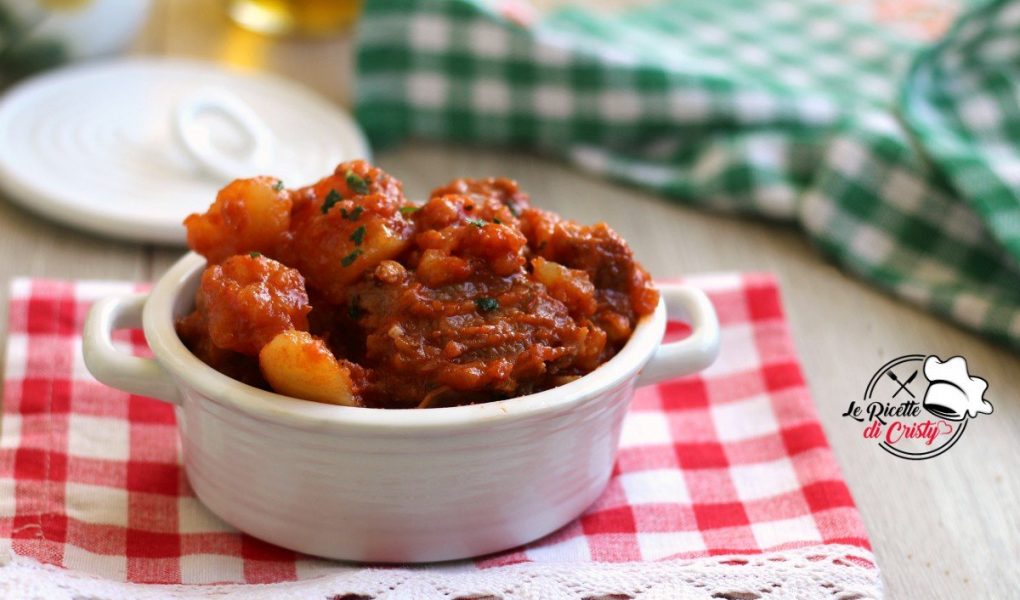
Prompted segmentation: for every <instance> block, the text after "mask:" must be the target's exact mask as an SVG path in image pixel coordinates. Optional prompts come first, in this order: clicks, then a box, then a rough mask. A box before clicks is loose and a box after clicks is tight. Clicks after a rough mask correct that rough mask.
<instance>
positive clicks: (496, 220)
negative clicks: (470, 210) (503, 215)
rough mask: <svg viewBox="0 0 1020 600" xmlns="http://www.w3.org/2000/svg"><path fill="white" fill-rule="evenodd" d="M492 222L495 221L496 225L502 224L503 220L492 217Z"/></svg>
mask: <svg viewBox="0 0 1020 600" xmlns="http://www.w3.org/2000/svg"><path fill="white" fill-rule="evenodd" d="M492 222H493V223H495V224H496V225H502V224H503V221H500V220H499V218H498V217H495V218H493V219H492Z"/></svg>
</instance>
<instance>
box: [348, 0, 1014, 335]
mask: <svg viewBox="0 0 1020 600" xmlns="http://www.w3.org/2000/svg"><path fill="white" fill-rule="evenodd" d="M491 6H492V5H491V4H487V3H485V2H482V1H481V0H399V1H398V0H371V1H370V2H366V3H365V13H364V16H363V19H362V21H361V25H360V27H359V32H358V37H359V50H358V58H357V69H358V86H357V94H358V98H357V105H358V117H359V119H360V121H361V123H362V124H363V125H364V127H365V129H366V131H367V132H368V134H369V136H370V137H371V138H372V140H373V141H374V142H375V143H376V144H377V145H383V146H385V145H387V144H390V143H394V142H397V141H399V140H401V139H404V138H406V137H408V136H416V137H428V138H440V139H446V140H456V141H464V142H472V143H479V142H482V143H491V144H501V145H513V146H518V147H527V148H532V149H535V150H538V151H540V152H543V153H546V154H551V155H555V156H558V157H562V158H564V159H566V160H569V161H571V162H573V163H575V164H576V165H578V166H579V167H581V168H584V169H587V170H589V171H592V172H595V173H599V174H604V175H606V176H609V177H612V178H614V179H616V180H619V181H623V182H626V183H629V184H633V185H635V186H641V187H644V188H648V189H652V190H655V191H657V192H660V193H662V194H663V195H665V196H667V197H669V198H671V199H675V200H677V201H680V202H685V203H688V204H698V205H703V206H705V207H706V208H712V209H718V210H726V211H733V212H738V213H743V214H749V215H758V216H762V217H766V218H770V219H779V220H786V221H795V222H797V223H799V224H800V225H801V226H802V227H803V228H804V230H805V231H806V232H807V233H808V235H809V236H810V237H811V239H812V240H813V241H814V242H815V243H816V244H817V245H818V246H819V247H820V248H821V249H823V250H824V251H825V252H826V253H827V254H828V255H829V256H830V257H832V258H833V259H834V260H835V261H836V262H838V263H839V264H840V265H842V266H843V267H845V268H846V269H848V270H850V271H853V272H855V273H857V274H859V275H860V276H862V277H864V278H865V279H867V280H869V281H872V282H874V283H875V284H877V285H879V286H881V287H882V288H883V289H886V290H888V291H890V292H892V293H893V294H896V295H898V296H900V297H902V298H906V299H908V300H910V301H912V302H914V303H917V304H919V305H921V306H924V307H927V308H929V309H931V310H933V311H935V312H937V313H939V314H941V315H945V316H947V317H949V318H951V319H953V320H955V321H956V322H958V323H960V324H962V325H964V326H966V327H968V328H970V329H973V330H975V331H979V332H981V333H983V334H985V335H987V336H989V337H991V338H994V339H996V340H998V341H1001V342H1004V343H1006V344H1008V345H1010V346H1012V347H1013V348H1015V349H1020V201H1018V197H1020V98H1018V94H1020V2H993V3H991V4H988V5H986V6H984V7H980V8H977V9H975V10H973V11H971V12H970V13H968V14H967V15H965V16H964V17H963V18H961V19H960V21H959V22H958V23H957V25H956V26H955V27H954V28H953V29H952V30H951V31H950V32H949V33H948V34H947V35H946V36H945V38H944V39H943V40H941V41H940V42H939V43H937V44H935V45H933V46H931V47H928V48H924V47H922V46H921V45H920V44H918V43H915V42H911V41H910V40H909V39H907V38H906V37H905V36H903V35H901V34H899V33H897V32H895V31H892V30H890V29H885V28H883V27H882V26H879V25H876V24H875V23H874V22H873V21H872V20H871V19H870V18H869V17H868V15H865V14H862V13H859V12H858V11H857V9H854V8H853V7H847V6H846V5H838V4H834V3H833V2H832V1H829V0H798V1H797V2H790V1H789V0H758V1H756V2H750V3H749V2H747V0H712V1H710V2H703V1H699V0H686V1H679V0H675V1H669V2H664V3H659V4H656V5H654V6H646V7H641V8H637V9H633V10H630V11H627V12H624V13H606V14H601V13H595V12H590V11H584V10H579V9H572V10H566V11H561V12H557V13H555V14H552V15H549V16H548V17H547V18H545V19H543V20H541V21H540V22H537V23H535V24H532V25H530V26H523V25H519V24H517V23H516V22H514V21H513V20H511V19H509V18H507V17H505V16H503V15H502V14H501V13H500V12H499V11H497V10H495V9H493V8H492V7H491Z"/></svg>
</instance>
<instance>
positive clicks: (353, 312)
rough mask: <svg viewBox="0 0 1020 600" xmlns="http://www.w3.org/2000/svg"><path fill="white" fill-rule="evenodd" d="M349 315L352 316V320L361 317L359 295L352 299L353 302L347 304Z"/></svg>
mask: <svg viewBox="0 0 1020 600" xmlns="http://www.w3.org/2000/svg"><path fill="white" fill-rule="evenodd" d="M347 316H348V317H350V318H351V320H352V321H357V320H358V319H359V318H361V308H360V307H359V306H358V296H355V297H354V298H353V299H352V300H351V303H350V304H349V305H348V306H347Z"/></svg>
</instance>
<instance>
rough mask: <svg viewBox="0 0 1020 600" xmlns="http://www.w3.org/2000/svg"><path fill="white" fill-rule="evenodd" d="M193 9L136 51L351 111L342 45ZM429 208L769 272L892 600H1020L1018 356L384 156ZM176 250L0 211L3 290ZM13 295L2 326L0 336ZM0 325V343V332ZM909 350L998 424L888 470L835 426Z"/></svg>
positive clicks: (687, 213)
mask: <svg viewBox="0 0 1020 600" xmlns="http://www.w3.org/2000/svg"><path fill="white" fill-rule="evenodd" d="M210 6H218V5H216V4H213V3H209V2H202V1H200V0H165V1H162V2H157V3H156V5H155V7H154V10H153V14H152V18H151V20H150V22H149V24H148V26H147V28H146V30H145V31H144V32H143V34H142V36H141V37H140V39H139V41H138V42H137V44H136V47H135V48H134V50H133V51H134V52H137V53H146V54H170V55H183V56H195V57H204V58H211V59H215V60H221V61H224V62H228V63H232V64H235V65H241V66H249V67H258V68H265V69H268V70H272V71H275V72H278V73H281V74H283V75H285V76H288V77H291V78H294V79H296V80H299V81H302V82H304V83H306V84H307V85H309V86H311V87H312V88H315V89H317V90H319V91H321V92H322V93H323V94H325V95H327V96H329V97H331V98H334V99H336V100H337V101H338V102H340V103H345V102H346V98H345V90H347V89H348V87H349V86H348V83H349V80H350V73H349V67H347V66H345V65H347V64H348V59H349V57H350V48H349V43H348V42H347V41H346V40H344V39H333V40H328V41H310V40H287V41H274V40H269V39H267V38H263V37H261V36H258V35H255V34H251V33H248V32H245V31H242V30H240V29H238V28H236V27H233V26H231V25H230V24H229V23H227V22H226V20H225V18H224V17H223V15H222V14H221V13H220V12H219V11H217V10H215V9H213V8H210ZM377 160H378V162H379V163H380V165H381V166H382V167H383V168H385V169H387V170H389V171H390V172H392V173H395V174H397V175H398V176H399V177H400V178H401V179H403V180H404V182H405V185H406V188H407V191H408V193H409V195H411V196H412V197H414V196H417V197H422V196H423V195H424V194H426V193H427V192H428V190H430V189H431V188H432V187H433V186H434V185H436V184H437V183H438V182H442V181H445V180H447V179H450V178H452V177H454V176H487V175H506V176H509V177H513V178H515V179H517V180H518V181H519V182H520V183H521V185H522V186H523V188H524V189H526V190H528V191H529V192H530V193H531V194H532V197H533V198H534V199H535V200H536V202H537V203H538V204H540V205H542V206H545V207H548V208H551V209H553V210H556V211H559V212H560V213H562V214H564V215H566V216H568V217H571V218H575V219H578V220H580V221H583V222H594V221H598V220H605V221H607V222H609V223H611V224H612V226H613V227H614V228H616V229H617V231H619V232H620V233H621V234H622V235H623V237H624V238H626V239H627V240H629V241H630V242H631V245H632V246H633V248H634V251H635V252H636V254H637V256H638V257H639V258H640V260H641V261H642V262H643V263H644V264H645V265H646V266H647V267H648V268H649V269H650V270H651V272H652V273H653V274H654V275H655V276H658V277H669V276H676V275H680V274H689V273H698V272H710V271H770V272H772V273H775V274H776V275H777V276H778V278H779V280H780V282H781V285H782V290H783V295H784V300H785V304H786V309H787V312H788V315H789V320H790V324H791V326H792V328H793V336H794V339H795V342H796V345H797V347H798V349H799V352H800V355H801V358H802V360H803V366H804V370H805V373H806V376H807V379H808V381H809V384H810V387H811V390H812V392H813V394H814V398H815V402H816V403H817V406H818V411H819V413H820V415H821V420H822V424H823V425H824V427H825V430H826V433H827V434H828V436H829V440H830V442H831V443H832V446H833V448H834V451H835V453H836V456H837V458H838V460H839V462H840V463H841V464H842V466H843V469H844V472H845V474H846V478H847V481H848V483H849V486H850V489H851V490H852V492H853V494H854V497H855V498H856V500H857V503H858V506H859V507H860V510H861V513H862V514H863V516H864V520H865V522H866V524H867V527H868V530H869V532H870V534H871V540H872V543H873V545H874V550H875V553H876V554H877V556H878V561H879V564H880V566H881V568H882V573H883V577H884V579H885V583H886V591H887V597H888V598H891V599H901V598H1005V597H1010V596H1012V597H1016V596H1017V595H1020V568H1017V567H1016V557H1018V556H1020V517H1018V515H1020V510H1018V507H1020V475H1018V473H1020V397H1018V396H1020V394H1018V392H1020V356H1018V355H1016V354H1013V353H1010V352H1009V351H1007V350H1005V349H1004V348H1002V347H999V346H995V345H993V344H990V343H988V342H986V341H985V340H983V339H981V338H979V337H977V336H974V335H972V334H970V333H966V332H963V331H961V330H959V329H957V328H956V327H954V326H952V325H949V324H947V323H945V322H943V320H942V319H940V318H938V317H935V316H932V315H930V314H928V313H925V312H923V311H921V310H918V309H916V308H913V307H911V306H908V305H906V304H904V303H902V302H900V301H898V300H896V299H893V298H890V297H888V296H886V295H883V294H882V293H880V292H878V291H876V290H875V289H874V288H872V287H870V286H869V285H867V284H865V283H863V282H861V281H858V280H857V279H855V278H853V277H851V276H848V275H846V274H843V273H842V272H840V271H839V270H838V269H837V268H835V267H834V266H833V265H831V264H829V263H828V262H826V260H825V259H824V258H823V257H822V256H821V255H820V254H819V253H818V252H816V251H815V249H814V248H812V247H811V245H810V244H809V243H808V242H807V241H806V240H805V238H804V236H802V235H801V234H800V233H799V232H798V231H796V230H795V229H793V228H790V227H784V226H777V225H775V224H769V223H762V222H759V221H753V220H747V219H740V218H735V217H730V216H725V215H716V214H711V213H706V212H703V211H697V210H692V209H688V208H685V207H682V206H677V205H675V204H671V203H669V202H667V201H665V200H664V199H662V198H659V197H656V196H654V195H651V194H646V193H641V192H636V191H634V190H632V189H629V188H622V187H619V186H616V185H613V184H611V183H608V182H605V181H602V180H599V179H596V178H593V177H590V176H587V175H585V174H583V173H580V172H578V171H575V170H574V169H572V168H570V167H569V166H568V165H564V164H558V163H556V162H551V161H549V160H545V159H541V158H536V157H534V156H529V155H526V154H519V153H512V152H506V151H500V150H492V149H481V148H465V147H455V146H447V145H442V144H434V143H412V144H408V145H406V146H404V147H402V148H400V149H399V150H396V151H392V152H386V153H383V154H380V155H379V156H378V157H377ZM181 253H182V250H181V249H178V248H160V247H152V246H143V245H135V244H129V243H123V242H118V241H113V240H106V239H101V238H97V237H93V236H91V235H87V234H84V233H79V232H77V231H73V230H70V229H67V228H64V227H62V226H58V225H54V224H52V223H49V222H47V221H44V220H42V219H40V218H38V217H36V216H34V215H33V214H30V213H28V212H26V211H24V210H22V209H21V208H18V207H16V206H14V205H12V204H10V203H8V202H3V201H0V257H3V258H2V259H0V281H2V282H6V281H7V280H8V279H9V278H11V277H14V276H19V275H31V276H36V277H58V278H60V277H62V278H111V279H132V280H150V279H154V278H156V277H158V276H159V275H160V274H161V273H162V272H163V271H164V270H165V269H166V268H167V267H168V266H169V265H170V264H171V263H172V262H173V261H174V260H176V259H177V258H178V257H179V256H180V254H181ZM6 299H7V289H6V285H4V286H3V287H2V288H0V313H3V315H2V316H3V320H2V321H0V323H3V324H5V323H6V304H7V303H6ZM3 324H0V334H2V333H3V328H4V325H3ZM910 353H929V354H938V355H940V356H952V355H963V356H965V357H967V360H968V363H969V364H970V365H971V370H972V372H974V373H976V374H979V375H980V376H982V377H984V378H985V379H987V380H988V382H989V390H988V393H987V397H988V398H989V399H991V400H992V402H993V404H994V405H995V412H994V414H992V415H990V416H982V417H981V418H980V419H978V420H977V421H976V422H975V423H974V424H972V425H971V427H970V428H968V434H967V435H965V436H963V438H962V439H961V441H960V442H959V443H958V444H957V445H956V446H955V447H954V448H953V449H952V450H951V451H949V452H947V453H946V454H943V455H942V456H939V457H938V458H935V459H932V460H926V461H919V462H917V461H904V460H898V459H895V458H893V457H891V456H889V455H888V454H886V453H884V452H883V451H882V450H880V449H879V448H878V447H877V445H876V444H875V443H873V442H868V441H865V440H863V439H862V438H861V436H860V427H855V426H852V424H851V423H849V422H848V421H847V420H846V419H843V418H841V417H840V414H841V413H842V411H843V410H844V409H845V407H846V405H847V403H848V402H849V401H850V400H853V399H856V398H859V397H860V396H861V394H862V392H863V390H864V388H865V387H866V385H867V383H868V380H869V378H870V377H871V375H872V373H873V372H874V371H875V370H876V369H877V368H878V366H880V365H881V364H883V363H884V362H885V361H887V360H889V359H891V358H893V357H896V356H899V355H902V354H910Z"/></svg>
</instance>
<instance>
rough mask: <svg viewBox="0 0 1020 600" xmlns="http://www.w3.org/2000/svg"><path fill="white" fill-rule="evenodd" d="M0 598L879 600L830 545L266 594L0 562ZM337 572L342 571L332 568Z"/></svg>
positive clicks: (389, 572) (409, 575) (873, 577)
mask: <svg viewBox="0 0 1020 600" xmlns="http://www.w3.org/2000/svg"><path fill="white" fill-rule="evenodd" d="M0 560H3V563H4V566H3V567H2V568H0V597H3V598H46V599H47V600H86V599H87V600H114V599H120V598H133V599H136V600H148V599H156V598H160V599H170V600H191V599H197V598H210V597H215V598H217V599H219V600H231V599H241V598H243V599H245V600H260V599H268V598H272V599H274V600H289V599H294V600H298V599H300V600H318V599H322V600H370V599H371V600H386V599H390V598H415V599H418V598H421V599H426V598H438V599H443V600H521V599H524V598H548V599H557V598H564V599H567V598H570V599H577V600H582V599H583V600H667V599H669V600H785V599H793V598H817V599H828V600H878V599H880V598H881V596H882V591H881V590H882V584H881V580H880V579H879V574H878V568H877V567H876V566H875V559H874V556H873V555H872V554H871V553H870V552H868V551H866V550H863V549H861V548H857V547H853V546H842V545H835V544H829V545H824V546H813V547H808V548H799V549H794V550H785V551H781V552H771V553H766V554H756V555H731V556H715V557H710V558H698V559H690V560H665V561H659V562H641V563H558V564H557V563H543V564H538V563H521V564H516V565H510V566H505V567H497V568H492V569H485V570H482V571H464V572H457V570H456V567H452V566H450V567H431V568H429V567H425V568H420V569H413V570H412V569H373V568H364V569H357V568H355V569H350V570H344V571H343V572H340V573H333V574H328V575H323V576H322V577H318V578H315V579H309V580H304V581H296V582H289V583H276V584H267V585H254V584H230V585H144V584H129V583H118V582H113V581H107V580H103V579H99V578H97V577H94V576H91V575H86V574H83V573H78V572H74V571H69V570H65V569H60V568H58V567H54V566H50V565H43V564H40V563H38V562H35V561H33V560H30V559H26V558H22V557H17V556H11V555H10V554H7V556H6V557H2V558H0ZM340 568H341V569H342V568H343V567H340Z"/></svg>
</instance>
